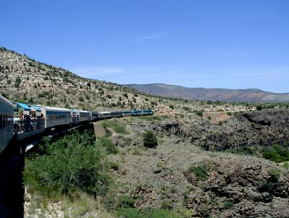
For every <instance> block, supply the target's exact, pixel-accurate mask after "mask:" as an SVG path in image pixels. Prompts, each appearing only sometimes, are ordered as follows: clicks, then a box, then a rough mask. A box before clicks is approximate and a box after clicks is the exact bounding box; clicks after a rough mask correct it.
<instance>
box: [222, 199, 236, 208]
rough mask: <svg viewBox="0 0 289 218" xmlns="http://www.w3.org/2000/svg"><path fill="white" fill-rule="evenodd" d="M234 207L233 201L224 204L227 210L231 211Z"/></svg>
mask: <svg viewBox="0 0 289 218" xmlns="http://www.w3.org/2000/svg"><path fill="white" fill-rule="evenodd" d="M233 206H234V203H233V202H232V201H225V202H224V208H225V209H230V208H232V207H233Z"/></svg>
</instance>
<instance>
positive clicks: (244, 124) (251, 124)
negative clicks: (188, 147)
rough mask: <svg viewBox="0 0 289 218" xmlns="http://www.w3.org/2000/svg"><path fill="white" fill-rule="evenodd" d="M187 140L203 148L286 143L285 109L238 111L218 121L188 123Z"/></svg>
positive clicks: (288, 121)
mask: <svg viewBox="0 0 289 218" xmlns="http://www.w3.org/2000/svg"><path fill="white" fill-rule="evenodd" d="M191 142H192V143H193V144H195V145H200V146H202V147H203V148H205V149H206V150H226V149H232V148H240V147H242V146H254V145H262V146H268V145H273V144H281V145H288V144H289V110H265V111H258V112H250V113H241V114H238V115H235V116H233V117H232V118H231V119H229V120H227V121H226V122H224V123H222V124H220V125H213V124H209V123H207V122H205V121H204V122H203V123H202V124H201V125H199V124H197V125H192V126H191Z"/></svg>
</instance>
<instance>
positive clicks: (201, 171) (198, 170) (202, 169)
mask: <svg viewBox="0 0 289 218" xmlns="http://www.w3.org/2000/svg"><path fill="white" fill-rule="evenodd" d="M189 171H190V172H192V173H194V174H195V176H196V177H197V179H199V180H206V179H207V178H208V176H209V175H208V169H207V167H206V166H205V165H200V166H192V167H190V168H189Z"/></svg>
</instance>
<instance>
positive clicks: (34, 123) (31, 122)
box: [14, 118, 45, 134]
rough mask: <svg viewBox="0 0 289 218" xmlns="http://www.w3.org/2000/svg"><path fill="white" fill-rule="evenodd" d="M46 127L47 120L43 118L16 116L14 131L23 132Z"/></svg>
mask: <svg viewBox="0 0 289 218" xmlns="http://www.w3.org/2000/svg"><path fill="white" fill-rule="evenodd" d="M44 128H45V120H44V119H43V118H32V119H19V118H14V132H15V133H17V134H23V133H27V132H33V131H36V130H41V129H44Z"/></svg>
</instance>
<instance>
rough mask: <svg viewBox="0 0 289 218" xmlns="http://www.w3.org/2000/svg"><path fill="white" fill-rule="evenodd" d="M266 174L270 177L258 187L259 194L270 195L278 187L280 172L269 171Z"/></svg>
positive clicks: (276, 170) (275, 170)
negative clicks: (265, 193) (266, 193)
mask: <svg viewBox="0 0 289 218" xmlns="http://www.w3.org/2000/svg"><path fill="white" fill-rule="evenodd" d="M268 173H269V176H270V177H269V178H268V179H267V180H266V181H265V182H264V183H263V184H261V186H260V187H258V190H259V191H260V192H268V193H272V192H274V191H275V189H276V187H278V186H279V179H280V171H279V170H278V169H271V170H270V171H269V172H268Z"/></svg>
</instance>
